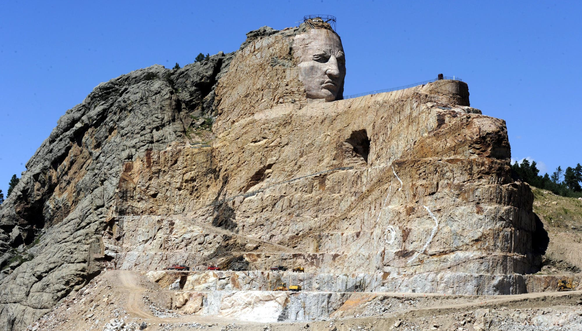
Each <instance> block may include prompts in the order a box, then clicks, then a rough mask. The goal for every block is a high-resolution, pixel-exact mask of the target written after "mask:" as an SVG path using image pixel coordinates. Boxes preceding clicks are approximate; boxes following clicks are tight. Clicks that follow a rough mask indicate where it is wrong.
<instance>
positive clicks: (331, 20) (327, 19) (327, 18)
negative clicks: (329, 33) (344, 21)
mask: <svg viewBox="0 0 582 331" xmlns="http://www.w3.org/2000/svg"><path fill="white" fill-rule="evenodd" d="M316 20H321V23H327V24H329V25H330V26H331V28H332V29H333V31H336V29H335V24H336V22H337V19H336V18H335V16H333V15H322V14H315V15H305V16H303V22H304V23H309V21H316Z"/></svg>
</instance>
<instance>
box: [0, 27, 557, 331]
mask: <svg viewBox="0 0 582 331" xmlns="http://www.w3.org/2000/svg"><path fill="white" fill-rule="evenodd" d="M302 29H305V27H301V28H294V29H286V30H283V31H279V32H277V31H273V30H269V29H262V30H260V31H258V32H256V33H252V34H250V35H249V39H248V40H247V41H246V42H245V44H243V47H241V50H239V51H237V52H236V53H235V54H231V55H224V54H218V55H215V56H213V57H211V58H210V59H209V60H208V61H206V62H202V63H196V64H192V65H188V66H186V67H184V68H183V69H179V70H167V69H165V68H163V67H161V66H153V67H150V68H147V69H142V70H138V71H136V72H133V73H130V74H128V75H124V76H121V77H119V78H116V79H114V80H112V81H110V82H108V83H105V84H101V85H99V86H98V87H96V88H95V90H94V91H93V92H92V93H91V94H90V95H89V96H88V97H87V99H86V100H85V101H84V102H83V103H82V104H80V105H79V106H76V107H75V108H73V109H71V110H70V111H68V112H67V113H66V114H65V115H64V116H63V117H62V118H61V119H60V120H59V124H58V126H57V128H56V129H55V130H54V131H53V133H52V134H51V136H50V137H49V138H48V139H47V140H46V141H45V142H44V143H43V145H42V146H41V147H40V148H39V150H38V151H37V153H36V154H35V155H34V156H33V158H32V159H31V160H30V161H29V163H28V164H27V171H26V172H25V173H24V174H23V176H22V179H21V181H20V183H19V184H18V186H17V187H16V188H15V191H14V193H13V194H12V195H11V196H10V198H9V199H8V200H7V201H6V202H5V204H4V205H3V207H2V209H1V210H0V228H1V229H2V231H1V232H0V253H2V258H1V260H0V263H1V265H2V267H3V268H4V269H3V272H2V274H1V276H0V277H1V278H0V324H1V323H5V325H8V329H9V330H10V329H14V330H16V329H22V327H23V326H25V325H27V324H28V323H30V322H32V321H33V320H34V319H36V318H38V317H40V316H41V315H42V314H43V313H45V312H47V311H49V310H50V309H51V308H52V307H53V306H54V305H55V304H56V303H57V302H58V301H59V300H61V299H62V298H63V297H65V296H66V295H67V294H68V293H69V292H71V291H72V290H73V289H78V288H81V287H82V286H83V285H84V284H86V282H87V281H88V280H90V279H91V278H92V277H94V276H95V275H97V274H98V273H99V272H100V271H101V270H102V269H103V268H105V267H113V268H119V269H135V270H142V271H148V270H156V269H161V268H163V267H165V266H167V265H168V264H171V263H181V264H186V265H189V266H192V267H196V268H198V269H205V268H206V266H208V265H211V264H215V265H219V266H221V267H223V268H225V267H226V268H232V269H243V270H244V269H247V270H250V269H258V270H265V269H269V268H270V267H272V266H276V265H282V266H286V267H288V268H293V267H297V266H303V267H305V270H306V271H307V272H309V273H311V274H325V276H321V277H320V278H317V277H316V279H318V282H322V285H321V288H322V289H324V288H328V287H333V286H336V285H335V284H336V283H337V282H341V280H338V279H340V278H341V277H343V276H341V275H345V274H348V275H349V274H358V275H360V274H361V275H363V276H361V279H369V280H370V281H372V280H373V281H374V282H377V283H378V284H386V287H385V288H386V289H394V288H397V286H395V284H398V282H400V284H405V286H403V287H402V288H403V289H405V290H407V291H412V292H414V291H416V292H423V291H425V292H429V291H434V290H442V289H446V290H445V292H449V293H454V294H481V293H487V294H500V293H515V292H520V291H525V290H526V287H525V286H515V285H516V284H517V283H515V279H518V278H519V277H514V276H513V275H514V274H526V273H531V272H535V271H536V270H537V268H538V266H539V262H540V256H541V254H543V252H544V250H545V245H547V241H546V242H545V244H544V231H543V228H542V227H541V223H540V222H539V221H538V220H537V219H536V217H535V215H534V214H533V212H532V202H533V195H532V194H531V191H530V190H529V187H528V186H527V185H526V184H523V183H521V182H515V181H514V180H513V179H512V178H511V176H510V163H509V162H510V147H509V142H508V138H507V131H506V127H505V122H504V121H502V120H499V119H495V118H491V117H487V116H484V115H482V114H481V111H479V110H477V109H474V108H471V107H470V106H469V93H468V87H467V85H466V84H465V83H463V82H460V81H450V80H441V81H436V82H434V83H429V84H426V85H421V86H417V87H413V88H409V89H406V90H401V91H395V92H390V93H383V94H377V95H369V96H364V97H360V98H357V99H349V100H340V101H335V102H322V101H318V100H308V99H306V98H305V91H304V88H303V85H302V84H301V82H300V81H299V78H298V74H297V68H296V64H297V60H296V58H294V56H293V37H294V36H295V35H297V33H300V32H301V31H303V30H302ZM231 60H232V61H231ZM214 116H216V118H215V117H214ZM214 118H215V120H214ZM210 128H212V131H210ZM546 238H547V237H546ZM201 277H202V276H201ZM204 277H210V276H204ZM334 277H339V278H337V279H336V278H334ZM326 279H328V280H329V283H330V284H325V282H326ZM467 280H474V281H472V282H471V281H467ZM193 282H194V281H193ZM198 282H199V283H201V284H205V283H209V282H208V281H206V282H202V281H198ZM459 282H461V283H463V285H459ZM500 282H501V283H502V285H500ZM331 284H334V285H331ZM517 285H519V284H517ZM193 286H194V285H193ZM337 286H340V285H337ZM381 286H383V285H378V286H377V287H376V288H379V287H381ZM340 287H341V286H340ZM216 295H221V296H222V295H223V294H220V293H217V294H216ZM334 295H335V294H334ZM338 295H339V294H338ZM227 296H228V298H225V299H221V301H220V302H221V305H223V306H224V307H226V308H224V310H225V311H226V310H228V309H227V308H228V307H229V305H230V306H232V305H234V303H233V302H234V301H236V300H238V299H240V298H239V297H237V296H240V294H237V293H234V294H228V295H227ZM339 296H341V295H339ZM253 298H255V297H253ZM255 299H256V300H259V301H261V302H264V305H260V309H259V308H257V309H258V310H256V311H254V310H253V311H249V312H248V314H259V315H260V314H261V312H262V311H271V310H272V311H276V312H279V311H280V310H281V309H283V308H282V307H283V306H285V302H286V301H285V300H286V296H285V295H275V294H257V295H256V298H255ZM201 300H202V299H199V300H198V301H195V302H197V304H193V305H192V306H191V307H189V308H188V309H189V310H190V311H192V312H197V311H199V310H201V309H203V310H205V311H208V309H210V308H208V307H206V308H201V306H200V302H202V301H201ZM233 300H234V301H233ZM245 300H250V299H249V297H246V298H245ZM317 300H319V299H317ZM322 300H323V299H322ZM221 309H222V308H221ZM229 314H230V315H229V316H234V317H236V316H239V315H240V312H234V311H233V312H232V313H229ZM237 314H239V315H237ZM294 314H299V312H295V313H294ZM227 315H228V314H227ZM265 318H267V317H265ZM268 318H271V317H268Z"/></svg>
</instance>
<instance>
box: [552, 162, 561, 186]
mask: <svg viewBox="0 0 582 331" xmlns="http://www.w3.org/2000/svg"><path fill="white" fill-rule="evenodd" d="M561 177H562V167H560V166H558V169H556V171H554V173H553V174H552V182H553V183H554V184H558V183H560V181H561V180H560V178H561Z"/></svg>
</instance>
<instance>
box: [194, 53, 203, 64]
mask: <svg viewBox="0 0 582 331" xmlns="http://www.w3.org/2000/svg"><path fill="white" fill-rule="evenodd" d="M202 61H204V54H202V53H200V54H198V55H197V56H196V59H194V62H202Z"/></svg>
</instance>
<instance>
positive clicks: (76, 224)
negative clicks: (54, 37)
mask: <svg viewBox="0 0 582 331" xmlns="http://www.w3.org/2000/svg"><path fill="white" fill-rule="evenodd" d="M231 58H232V55H231V54H229V55H224V54H218V55H215V56H212V57H211V58H210V59H208V60H206V61H203V62H200V63H195V64H191V65H187V66H185V67H184V68H182V69H178V70H168V69H165V68H164V67H163V66H159V65H156V66H152V67H149V68H146V69H141V70H137V71H134V72H132V73H130V74H128V75H123V76H120V77H118V78H116V79H113V80H111V81H109V82H107V83H103V84H100V85H99V86H97V87H96V88H95V89H94V90H93V92H92V93H91V94H90V95H89V96H88V97H87V98H86V99H85V100H84V101H83V103H81V104H79V105H78V106H76V107H74V108H72V109H71V110H69V111H67V113H66V114H65V115H64V116H63V117H62V118H61V119H60V120H59V122H58V125H57V127H56V128H55V129H54V130H53V132H52V133H51V135H50V137H49V138H48V139H46V140H45V141H44V142H43V144H42V145H41V147H40V148H39V149H38V151H37V152H36V153H35V155H34V156H33V157H32V158H31V160H30V161H29V162H28V163H27V165H26V166H27V171H26V172H24V173H23V176H22V178H21V180H20V183H19V184H18V185H17V186H16V188H15V189H14V193H13V194H12V195H11V196H10V198H9V199H8V200H7V201H5V203H4V204H3V205H2V208H1V209H0V228H1V229H2V231H0V254H1V257H0V265H1V267H2V272H1V273H0V325H3V326H4V325H8V330H10V329H11V328H13V329H15V330H19V329H23V327H24V326H26V325H27V324H29V323H30V322H32V321H33V320H34V319H36V318H38V317H40V316H42V314H44V313H45V312H47V311H49V310H50V309H51V308H52V307H53V306H54V305H55V304H56V303H57V302H58V301H59V300H60V299H61V298H63V297H64V296H66V295H67V294H68V293H69V292H71V291H72V290H73V289H76V288H80V287H82V286H83V285H84V284H85V283H86V282H87V281H88V280H89V279H90V278H91V277H94V276H95V275H96V274H98V273H99V272H100V270H101V269H102V268H103V266H104V263H105V262H107V260H108V259H110V257H109V256H105V255H104V247H103V241H102V236H103V231H104V229H105V228H106V226H107V224H108V223H109V222H111V220H112V217H114V216H115V215H117V214H118V212H117V210H116V204H117V203H116V202H117V200H118V199H119V197H118V195H117V193H116V192H117V187H118V186H119V182H120V177H121V175H122V173H123V171H122V170H123V168H122V166H123V164H124V162H127V161H132V160H134V159H135V158H137V157H138V156H140V155H141V156H143V155H147V154H148V153H152V152H153V151H162V150H166V149H167V148H168V146H171V145H172V144H183V145H184V144H195V145H200V144H202V143H204V140H205V139H209V138H210V137H211V136H212V134H211V133H210V131H209V130H208V126H205V125H206V123H208V122H210V123H211V121H212V120H213V118H214V117H215V115H216V111H215V110H214V108H213V102H214V89H215V86H216V82H217V81H218V79H219V78H220V76H221V74H223V73H224V72H225V71H226V68H227V67H228V64H229V63H230V60H231Z"/></svg>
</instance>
